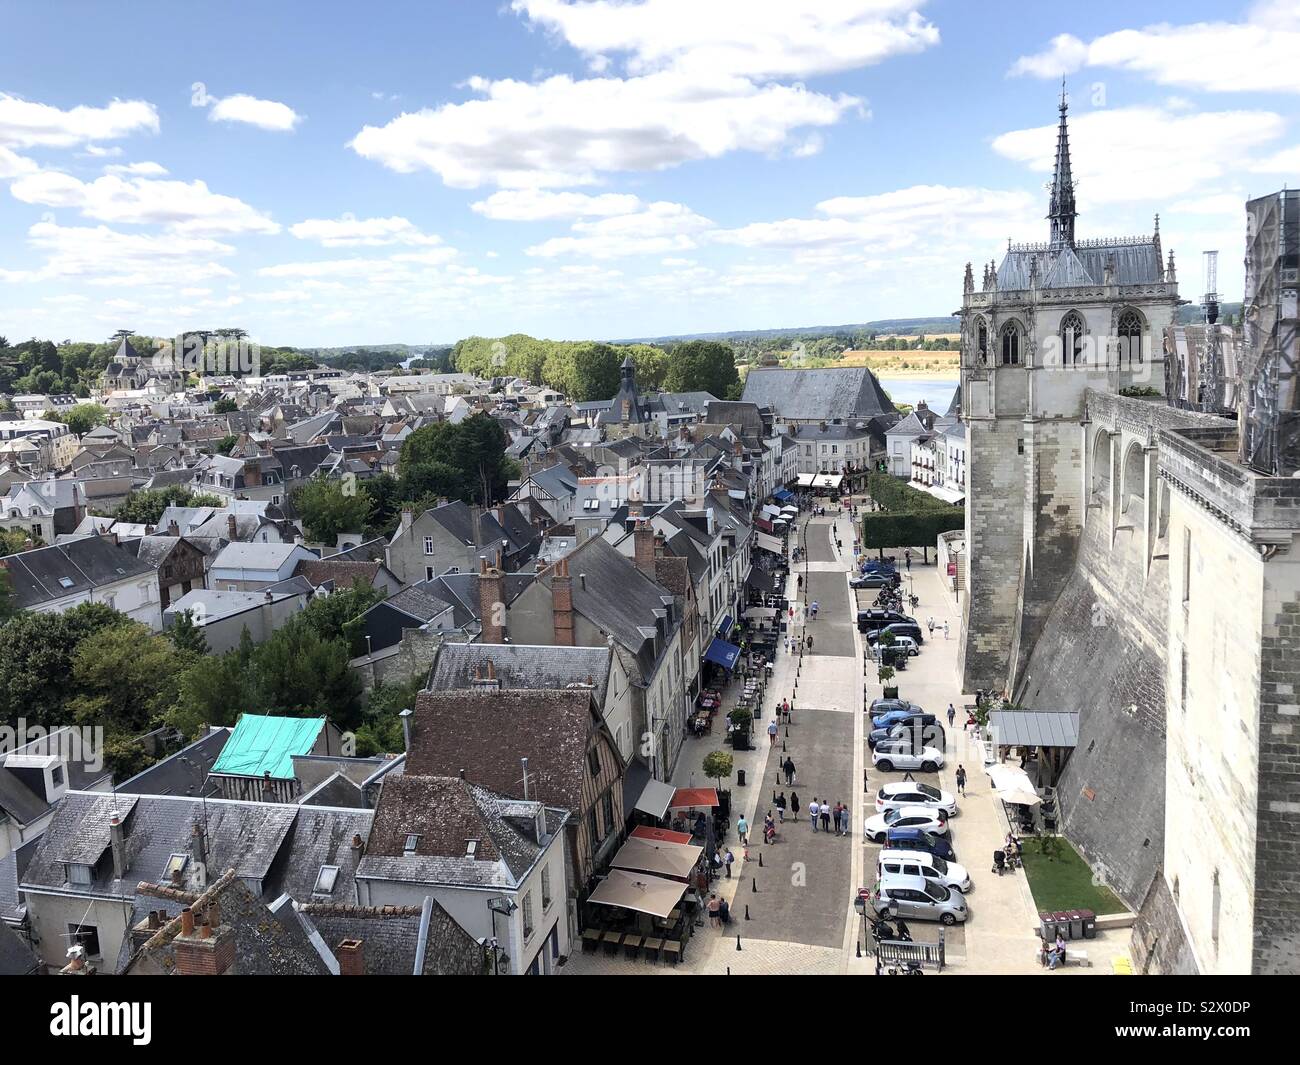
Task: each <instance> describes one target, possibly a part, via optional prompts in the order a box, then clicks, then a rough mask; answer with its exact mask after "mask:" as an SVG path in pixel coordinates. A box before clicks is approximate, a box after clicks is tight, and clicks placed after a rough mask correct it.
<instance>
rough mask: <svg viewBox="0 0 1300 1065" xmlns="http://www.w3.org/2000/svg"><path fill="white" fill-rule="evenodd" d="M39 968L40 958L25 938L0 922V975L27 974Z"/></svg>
mask: <svg viewBox="0 0 1300 1065" xmlns="http://www.w3.org/2000/svg"><path fill="white" fill-rule="evenodd" d="M40 969H41V963H40V959H39V958H37V956H36V954H35V952H34V951H33V950H32V948H31V947H30V946H28V944H27V942H26V940H24V939H21V938H19V935H18V933H17V932H15V931H14V930H13V929H12V928H10V927H9V926H8V925H7V924H3V923H0V976H29V975H31V974H33V973H36V972H38V971H39V970H40Z"/></svg>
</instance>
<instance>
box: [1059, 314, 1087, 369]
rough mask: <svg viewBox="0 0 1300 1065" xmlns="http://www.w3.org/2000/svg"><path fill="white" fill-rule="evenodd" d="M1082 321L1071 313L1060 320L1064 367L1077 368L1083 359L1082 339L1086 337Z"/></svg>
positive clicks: (1085, 329) (1085, 328) (1077, 315)
mask: <svg viewBox="0 0 1300 1065" xmlns="http://www.w3.org/2000/svg"><path fill="white" fill-rule="evenodd" d="M1087 332H1088V330H1087V327H1086V326H1085V325H1084V324H1083V319H1082V318H1081V317H1080V316H1079V314H1078V313H1077V312H1075V311H1071V312H1070V313H1069V314H1067V315H1066V316H1065V317H1064V318H1062V319H1061V359H1062V360H1063V362H1064V364H1065V365H1066V366H1077V365H1078V364H1079V362H1080V361H1082V359H1083V338H1084V336H1086V335H1087Z"/></svg>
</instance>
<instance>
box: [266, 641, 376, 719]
mask: <svg viewBox="0 0 1300 1065" xmlns="http://www.w3.org/2000/svg"><path fill="white" fill-rule="evenodd" d="M349 659H350V655H349V653H348V646H347V643H346V642H345V641H344V640H343V639H342V638H338V639H333V640H325V639H322V638H321V636H320V634H319V633H318V632H317V630H316V629H315V628H314V627H313V626H312V625H310V624H308V623H306V622H304V621H303V620H302V619H301V618H294V619H293V620H291V621H290V622H289V623H288V624H286V625H284V626H282V627H281V628H280V629H278V630H277V631H276V632H275V633H273V634H272V636H271V638H270V639H269V640H267V641H266V643H264V644H262V646H261V647H259V648H257V650H256V651H255V652H254V654H253V662H254V665H255V668H256V673H257V686H258V696H259V701H260V705H261V708H262V710H263V711H264V712H266V713H271V714H285V715H287V716H290V717H306V716H311V715H316V714H319V715H323V716H325V717H328V718H329V719H330V720H331V721H333V722H334V723H335V724H336V725H338V726H339V727H340V728H352V727H354V726H355V725H356V724H358V710H359V703H360V696H361V681H360V679H359V678H358V677H357V675H356V674H355V673H354V672H353V671H352V670H351V669H349V668H348V661H349Z"/></svg>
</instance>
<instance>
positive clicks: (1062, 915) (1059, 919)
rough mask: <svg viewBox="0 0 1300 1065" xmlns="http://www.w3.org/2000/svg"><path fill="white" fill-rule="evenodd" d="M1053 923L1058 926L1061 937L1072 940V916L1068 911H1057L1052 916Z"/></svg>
mask: <svg viewBox="0 0 1300 1065" xmlns="http://www.w3.org/2000/svg"><path fill="white" fill-rule="evenodd" d="M1052 923H1053V924H1055V925H1056V927H1057V929H1058V930H1059V931H1060V933H1061V935H1063V936H1065V938H1066V939H1069V938H1070V914H1069V911H1068V910H1057V911H1056V912H1055V913H1053V914H1052Z"/></svg>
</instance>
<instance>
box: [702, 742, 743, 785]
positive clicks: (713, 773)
mask: <svg viewBox="0 0 1300 1065" xmlns="http://www.w3.org/2000/svg"><path fill="white" fill-rule="evenodd" d="M735 764H736V760H735V759H734V758H733V757H732V756H731V755H730V754H728V753H727V752H726V751H710V752H709V753H708V754H706V755H705V756H704V764H703V769H704V775H705V776H706V777H712V778H713V779H714V780H716V781H717V782H718V787H719V788H721V787H722V778H723V777H727V778H728V779H730V777H731V771H732V769H733V768H735Z"/></svg>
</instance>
